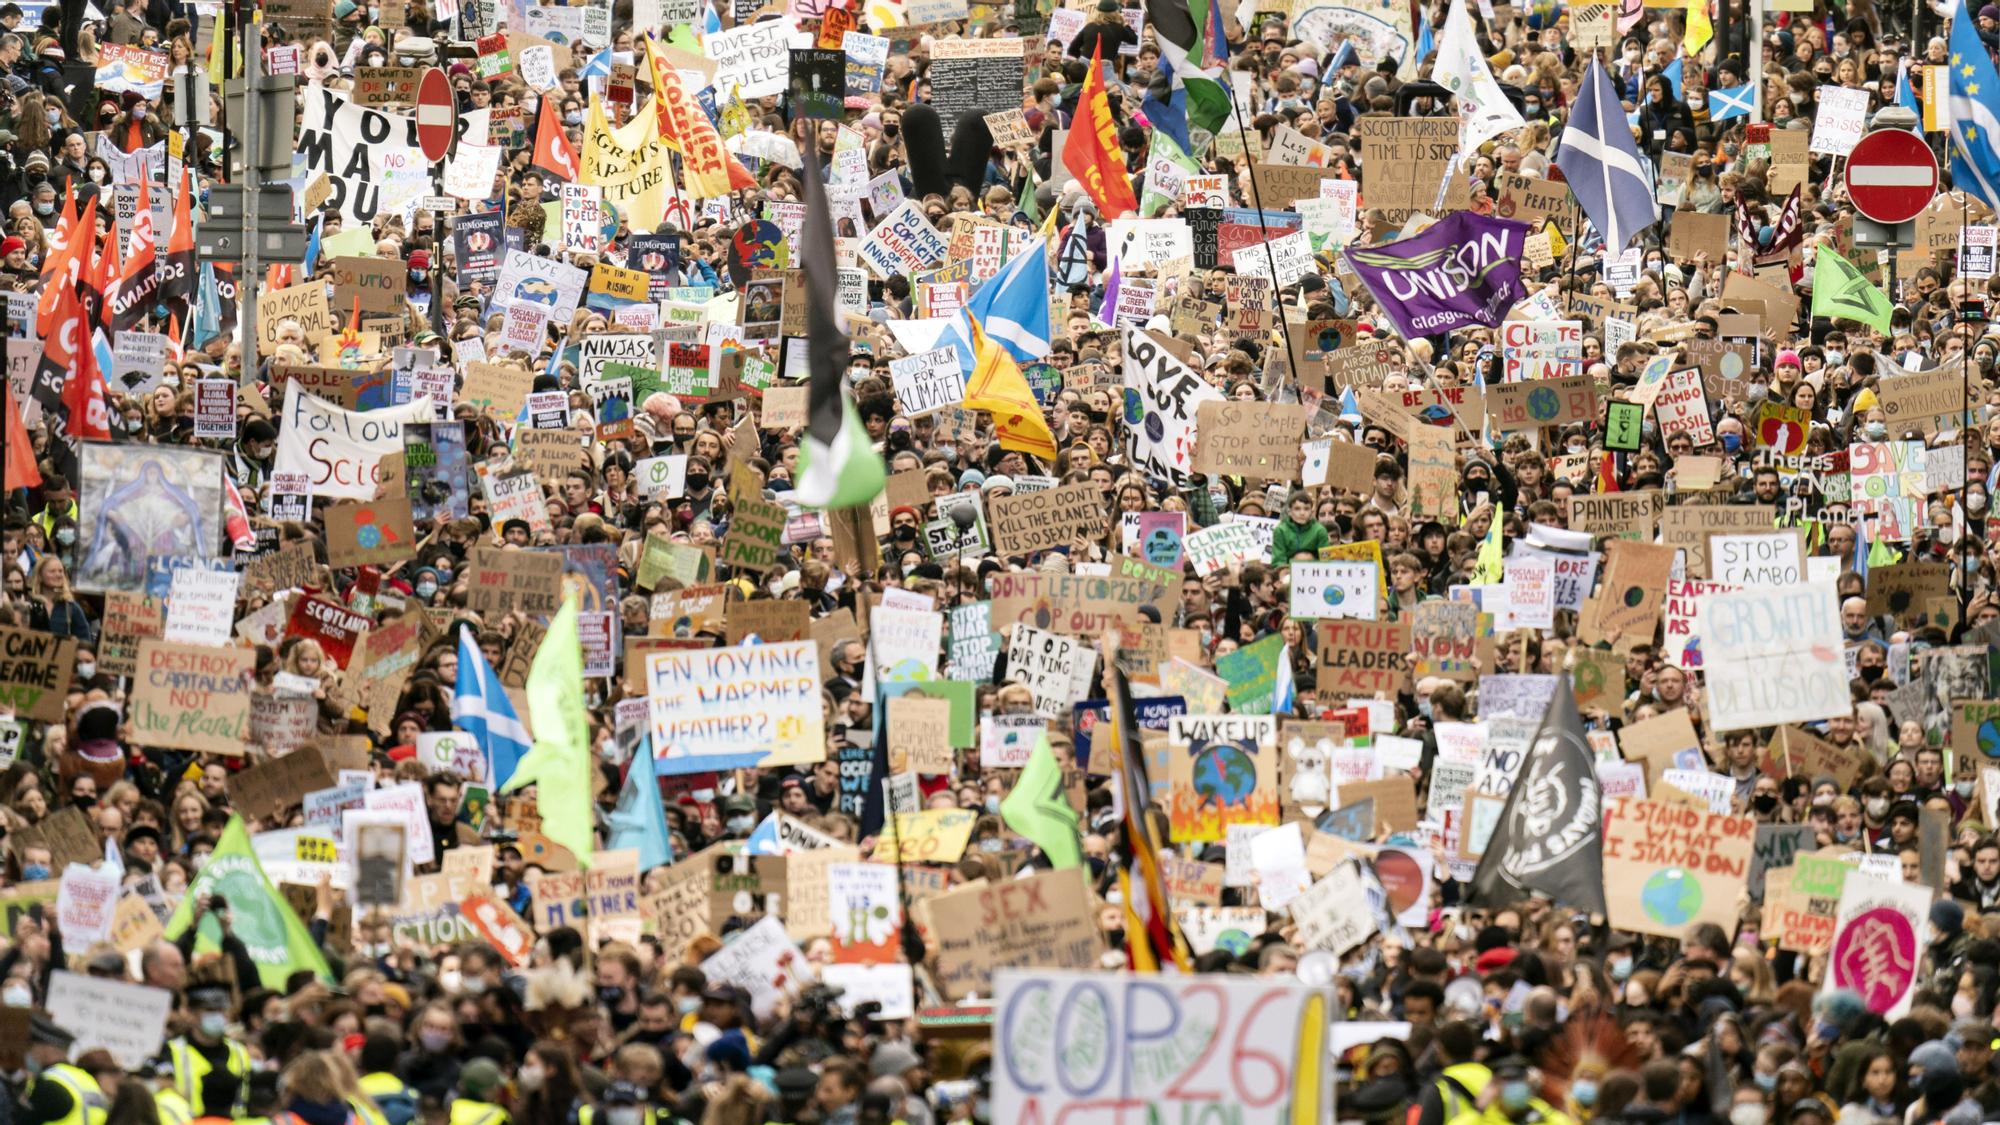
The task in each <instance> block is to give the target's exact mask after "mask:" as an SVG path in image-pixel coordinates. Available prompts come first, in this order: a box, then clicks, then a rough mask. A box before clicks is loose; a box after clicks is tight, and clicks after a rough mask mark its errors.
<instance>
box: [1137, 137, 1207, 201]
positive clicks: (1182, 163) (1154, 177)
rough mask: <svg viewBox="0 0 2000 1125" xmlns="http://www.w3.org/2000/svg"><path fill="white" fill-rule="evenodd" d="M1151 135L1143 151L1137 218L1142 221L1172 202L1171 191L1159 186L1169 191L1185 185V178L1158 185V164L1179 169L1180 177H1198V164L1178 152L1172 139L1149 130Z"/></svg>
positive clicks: (1179, 149) (1186, 155) (1172, 194)
mask: <svg viewBox="0 0 2000 1125" xmlns="http://www.w3.org/2000/svg"><path fill="white" fill-rule="evenodd" d="M1151 133H1152V139H1151V141H1150V142H1148V143H1149V144H1150V146H1151V147H1149V148H1148V149H1147V152H1146V191H1145V194H1143V195H1141V196H1140V197H1139V216H1140V217H1141V218H1145V219H1150V218H1152V217H1153V216H1155V215H1157V214H1159V213H1160V209H1161V208H1163V207H1166V206H1168V205H1170V204H1172V203H1173V202H1174V197H1175V195H1176V194H1178V193H1177V192H1175V191H1173V190H1167V191H1161V190H1160V188H1161V187H1162V186H1165V187H1167V188H1169V189H1173V188H1177V187H1179V186H1180V183H1184V182H1185V179H1180V180H1178V181H1177V182H1172V183H1167V184H1164V185H1163V184H1162V183H1161V180H1162V178H1163V177H1162V176H1161V175H1160V168H1161V166H1162V165H1168V166H1171V167H1173V168H1177V169H1179V170H1180V173H1181V176H1182V177H1186V176H1199V175H1201V165H1199V164H1196V163H1195V162H1194V161H1193V160H1192V159H1190V158H1189V157H1188V154H1187V153H1185V152H1182V151H1181V146H1180V145H1179V144H1178V143H1176V142H1175V141H1174V139H1173V138H1172V137H1169V136H1167V135H1166V134H1165V133H1162V132H1160V131H1159V130H1158V129H1154V130H1151Z"/></svg>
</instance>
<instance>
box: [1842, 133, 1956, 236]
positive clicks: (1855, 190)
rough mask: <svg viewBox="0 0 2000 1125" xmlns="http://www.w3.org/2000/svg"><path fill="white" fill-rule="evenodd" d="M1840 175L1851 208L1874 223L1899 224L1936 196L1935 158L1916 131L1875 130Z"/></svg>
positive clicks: (1851, 154) (1865, 139)
mask: <svg viewBox="0 0 2000 1125" xmlns="http://www.w3.org/2000/svg"><path fill="white" fill-rule="evenodd" d="M1842 178H1843V179H1844V180H1845V181H1846V184H1847V197H1848V198H1849V199H1851V200H1853V201H1854V209H1855V210H1856V211H1859V212H1861V213H1862V214H1863V215H1866V216H1867V217H1868V218H1871V219H1873V220H1875V221H1876V222H1878V223H1884V224H1894V223H1904V222H1908V221H1910V220H1911V219H1914V218H1916V217H1917V215H1918V213H1919V212H1921V211H1922V210H1923V209H1924V208H1925V207H1926V206H1928V205H1929V204H1930V201H1931V200H1932V199H1933V198H1935V197H1936V196H1937V186H1938V166H1937V157H1936V156H1935V155H1934V154H1933V153H1932V152H1931V146H1929V145H1927V144H1925V143H1924V139H1923V138H1922V137H1920V136H1918V135H1917V134H1915V133H1912V132H1908V131H1907V130H1903V129H1877V130H1875V131H1874V132H1872V133H1869V134H1868V135H1867V136H1865V137H1862V138H1861V141H1860V143H1858V144H1856V145H1855V146H1854V151H1853V152H1851V153H1849V154H1848V156H1847V171H1846V173H1845V174H1844V175H1843V177H1842Z"/></svg>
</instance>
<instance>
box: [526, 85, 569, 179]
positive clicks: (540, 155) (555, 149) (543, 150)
mask: <svg viewBox="0 0 2000 1125" xmlns="http://www.w3.org/2000/svg"><path fill="white" fill-rule="evenodd" d="M535 164H536V165H537V166H539V167H542V168H546V169H548V170H549V171H550V172H553V173H554V174H555V175H557V176H559V177H561V178H562V179H563V180H565V181H567V182H569V183H572V184H573V183H575V182H577V178H578V177H577V171H576V149H575V148H573V147H571V145H570V143H569V136H568V135H567V134H565V133H564V132H563V128H562V118H560V117H558V116H556V99H554V98H543V99H542V115H541V119H540V120H539V121H537V122H536V123H535Z"/></svg>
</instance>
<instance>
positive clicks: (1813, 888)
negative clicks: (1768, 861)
mask: <svg viewBox="0 0 2000 1125" xmlns="http://www.w3.org/2000/svg"><path fill="white" fill-rule="evenodd" d="M1853 871H1854V868H1852V867H1850V866H1848V865H1847V864H1845V863H1842V862H1840V861H1839V860H1837V859H1834V858H1832V857H1830V856H1822V855H1810V854H1802V855H1799V856H1796V857H1794V858H1793V860H1792V865H1791V866H1790V867H1780V868H1775V869H1772V870H1769V871H1766V872H1765V873H1764V927H1765V929H1767V930H1769V931H1770V934H1771V937H1772V938H1773V939H1774V940H1776V941H1777V943H1778V948H1780V949H1785V950H1789V951H1791V952H1794V953H1810V954H1813V955H1815V956H1824V955H1825V953H1826V951H1827V950H1828V949H1829V948H1831V947H1832V945H1833V932H1834V916H1835V914H1836V912H1837V911H1838V909H1839V906H1840V896H1841V892H1842V890H1843V889H1844V888H1845V887H1846V885H1847V879H1848V876H1849V875H1850V874H1851V873H1852V872H1853Z"/></svg>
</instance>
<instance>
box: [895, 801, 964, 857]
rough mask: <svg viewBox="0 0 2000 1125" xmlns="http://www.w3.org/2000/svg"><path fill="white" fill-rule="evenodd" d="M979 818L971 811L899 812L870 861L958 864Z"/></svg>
mask: <svg viewBox="0 0 2000 1125" xmlns="http://www.w3.org/2000/svg"><path fill="white" fill-rule="evenodd" d="M977 819H979V818H978V815H977V814H975V813H974V812H972V811H971V810H970V809H925V810H924V811H922V812H913V813H897V814H896V817H895V822H894V824H893V825H891V826H890V830H889V831H887V832H884V833H882V836H881V838H880V839H878V840H877V841H876V842H875V854H874V855H873V856H871V857H870V858H871V859H874V860H875V861H876V862H878V863H957V862H958V860H959V857H960V856H963V855H964V854H965V846H966V845H967V844H969V843H971V842H972V823H973V821H975V820H977ZM898 845H900V847H899V846H898ZM899 852H900V853H901V854H900V855H899V854H898V853H899Z"/></svg>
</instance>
